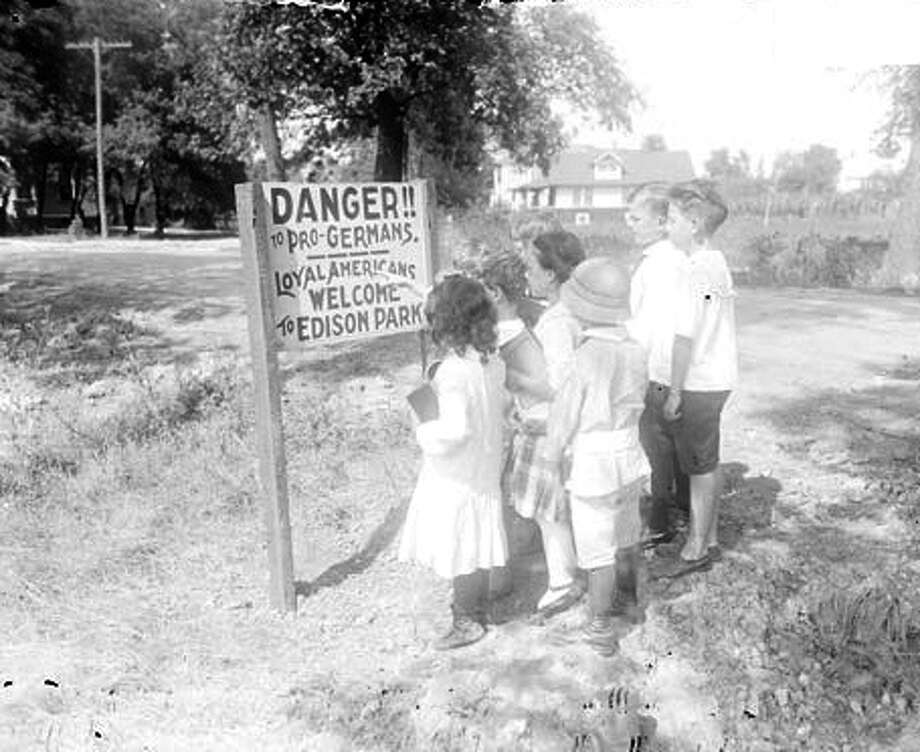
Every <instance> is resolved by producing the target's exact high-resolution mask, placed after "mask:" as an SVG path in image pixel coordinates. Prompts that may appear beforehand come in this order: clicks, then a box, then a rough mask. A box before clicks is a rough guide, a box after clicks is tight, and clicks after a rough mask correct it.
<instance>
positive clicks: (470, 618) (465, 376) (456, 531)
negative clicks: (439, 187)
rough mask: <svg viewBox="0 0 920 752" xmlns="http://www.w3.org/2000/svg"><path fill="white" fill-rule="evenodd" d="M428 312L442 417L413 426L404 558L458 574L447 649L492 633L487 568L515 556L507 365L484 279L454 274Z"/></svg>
mask: <svg viewBox="0 0 920 752" xmlns="http://www.w3.org/2000/svg"><path fill="white" fill-rule="evenodd" d="M426 317H427V319H428V324H429V327H430V333H431V338H432V340H433V341H434V342H435V344H437V345H439V346H441V347H442V348H444V349H445V350H446V352H447V354H446V356H445V358H444V359H443V361H442V362H441V365H440V367H439V368H438V370H437V372H436V373H435V376H434V378H433V380H432V387H433V389H434V391H435V393H436V394H437V400H438V417H437V418H436V419H434V420H430V421H427V422H425V423H422V424H421V425H419V426H418V428H417V429H416V437H417V439H418V442H419V444H420V446H421V448H422V453H423V460H422V468H421V471H420V473H419V478H418V483H417V484H416V487H415V491H414V492H413V494H412V500H411V502H410V504H409V511H408V513H407V515H406V524H405V527H404V529H403V533H402V539H401V541H400V547H399V558H400V559H402V560H413V561H417V562H419V563H421V564H424V565H426V566H429V567H431V568H432V569H434V571H435V572H436V573H437V574H439V575H441V576H442V577H447V578H451V579H452V580H453V603H452V606H451V609H452V611H453V624H452V627H451V629H450V631H449V632H448V633H447V634H446V635H444V637H442V638H441V639H439V640H438V641H437V643H436V644H435V647H436V648H438V649H448V648H455V647H460V646H462V645H468V644H470V643H473V642H476V641H477V640H479V639H481V638H482V637H483V636H484V635H485V624H484V622H485V615H486V607H487V598H488V590H489V570H490V569H491V568H493V567H500V566H503V565H504V564H505V561H506V559H507V555H508V544H507V540H506V537H505V530H504V526H503V524H502V497H501V488H500V474H501V458H502V420H503V415H504V410H505V404H506V393H505V390H504V381H505V367H504V364H503V363H502V360H501V358H500V357H498V355H497V354H496V353H495V347H496V331H495V325H496V313H495V308H494V306H493V305H492V301H491V299H490V297H489V295H488V293H487V292H486V290H485V288H484V287H483V286H482V285H481V284H480V283H479V282H476V281H475V280H472V279H469V278H466V277H462V276H459V275H454V276H450V277H447V278H446V279H444V280H443V281H442V282H440V283H439V284H437V285H436V286H435V287H434V289H433V290H432V292H431V294H430V296H429V299H428V302H427V304H426Z"/></svg>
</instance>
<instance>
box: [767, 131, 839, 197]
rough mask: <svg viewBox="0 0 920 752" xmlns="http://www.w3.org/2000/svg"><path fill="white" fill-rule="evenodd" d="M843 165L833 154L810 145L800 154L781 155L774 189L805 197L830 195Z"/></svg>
mask: <svg viewBox="0 0 920 752" xmlns="http://www.w3.org/2000/svg"><path fill="white" fill-rule="evenodd" d="M842 167H843V164H842V163H841V161H840V158H839V157H838V156H837V150H836V149H832V148H831V147H829V146H824V145H823V144H812V145H811V146H809V147H808V149H807V150H806V151H804V152H798V153H795V152H784V153H783V154H780V155H779V157H777V160H776V163H775V165H774V175H775V181H776V185H777V188H778V189H779V190H781V191H785V192H787V193H804V194H805V195H807V196H815V195H822V194H825V195H826V194H829V193H834V192H835V191H836V190H837V180H838V179H839V178H840V170H841V168H842Z"/></svg>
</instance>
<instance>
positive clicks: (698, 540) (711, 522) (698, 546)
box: [680, 471, 717, 561]
mask: <svg viewBox="0 0 920 752" xmlns="http://www.w3.org/2000/svg"><path fill="white" fill-rule="evenodd" d="M716 485H717V473H716V472H715V471H713V472H711V473H706V474H705V475H691V476H690V534H689V535H688V536H687V543H686V545H685V546H684V548H683V550H682V551H681V552H680V557H681V558H682V559H684V560H686V561H692V560H694V559H699V558H701V557H703V556H705V555H706V551H707V550H708V548H709V545H710V540H713V539H715V522H716V513H715V505H716Z"/></svg>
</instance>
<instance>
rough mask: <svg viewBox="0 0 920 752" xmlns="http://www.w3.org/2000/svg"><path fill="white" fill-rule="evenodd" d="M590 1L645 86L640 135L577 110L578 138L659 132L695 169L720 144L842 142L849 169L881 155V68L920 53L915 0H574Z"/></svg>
mask: <svg viewBox="0 0 920 752" xmlns="http://www.w3.org/2000/svg"><path fill="white" fill-rule="evenodd" d="M566 4H567V5H571V6H573V7H575V8H578V9H583V10H586V11H588V12H590V13H591V14H592V15H594V17H595V18H596V19H597V21H598V25H599V27H600V30H601V35H602V37H603V38H604V39H606V40H607V41H608V42H609V44H610V45H611V47H612V48H613V50H614V52H615V54H616V55H617V57H618V59H619V60H620V62H621V64H622V66H623V68H624V69H625V71H626V73H627V75H628V77H629V79H630V80H631V81H632V82H633V84H634V85H635V86H636V87H637V88H638V89H639V91H640V92H641V95H642V97H643V99H644V100H645V107H644V108H643V109H641V110H636V111H635V113H634V129H633V134H632V135H626V134H622V133H618V132H613V133H611V132H609V131H606V130H604V129H602V128H599V127H598V126H596V125H592V124H590V123H588V122H584V121H582V122H579V120H578V119H577V118H571V119H570V120H569V122H570V123H571V127H572V130H573V134H572V135H573V141H574V142H575V143H587V144H595V145H608V144H610V143H611V142H612V143H613V144H614V145H617V146H620V147H623V148H628V147H638V146H639V144H640V143H641V139H642V137H643V136H644V135H646V134H649V133H660V134H662V135H663V136H664V138H665V141H666V143H667V145H668V147H669V148H672V149H686V150H688V151H689V152H690V154H691V157H692V158H693V162H694V167H695V168H696V170H697V172H698V173H701V172H702V170H703V163H704V162H705V160H706V159H707V157H708V156H709V154H710V152H711V151H712V150H713V149H717V148H720V147H728V148H730V149H731V150H732V151H736V150H738V149H745V150H747V151H748V153H749V154H751V156H752V157H753V159H752V163H753V165H754V166H755V167H756V166H757V164H758V161H759V160H761V159H762V160H763V162H764V166H765V168H766V170H767V172H769V170H770V167H771V165H772V162H773V159H774V157H775V156H776V154H778V153H779V152H782V151H786V150H792V151H803V150H805V149H807V148H808V146H809V145H811V144H813V143H822V144H825V145H827V146H832V147H834V148H836V149H837V151H838V154H839V156H840V157H841V159H842V160H843V163H844V169H843V172H844V175H843V177H844V178H846V177H848V176H849V177H859V176H863V175H866V174H868V173H869V172H871V171H872V170H873V169H876V168H879V167H884V166H885V165H890V166H892V167H896V168H897V167H900V164H901V162H900V161H899V160H894V161H891V160H888V161H886V160H882V159H881V158H879V157H878V156H876V155H874V154H873V146H874V145H875V143H876V142H877V137H876V136H874V132H875V131H876V130H877V128H878V127H879V126H880V125H881V123H882V122H883V121H884V117H885V112H886V108H887V102H886V98H885V95H884V90H883V89H882V87H881V86H880V77H879V76H878V74H877V70H878V67H879V66H881V65H886V64H903V63H920V46H918V45H917V42H916V39H917V30H918V29H920V3H918V2H916V0H865V1H863V0H836V2H835V1H832V0H683V1H682V2H679V1H677V0H644V1H640V0H567V3H566Z"/></svg>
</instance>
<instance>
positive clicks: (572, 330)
mask: <svg viewBox="0 0 920 752" xmlns="http://www.w3.org/2000/svg"><path fill="white" fill-rule="evenodd" d="M533 333H534V334H535V335H536V337H537V339H538V340H539V341H540V345H542V347H543V355H544V357H545V358H546V377H547V378H546V380H547V382H548V383H549V385H550V387H552V388H553V389H554V390H555V389H559V387H560V386H562V382H563V381H564V380H565V377H566V376H567V375H568V371H569V368H570V367H571V366H572V364H573V363H574V362H575V348H576V347H577V345H578V340H579V338H580V337H581V324H579V323H578V319H576V318H575V317H574V316H573V315H572V313H571V312H570V311H569V309H568V308H567V307H566V305H565V303H563V302H562V301H558V302H556V303H553V305H551V306H550V307H549V308H547V309H546V310H545V311H544V312H543V315H542V316H540V319H539V320H538V321H537V324H536V326H534V328H533Z"/></svg>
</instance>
